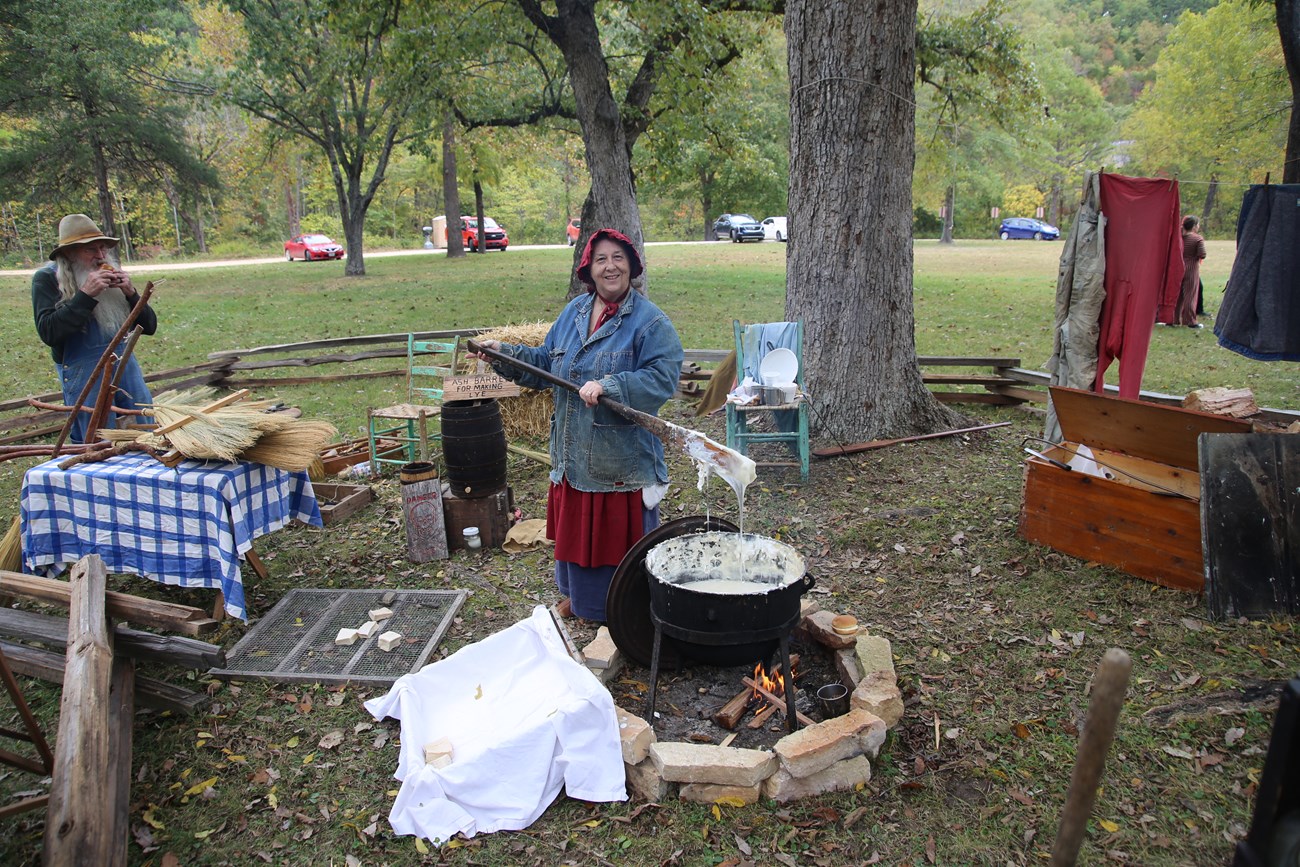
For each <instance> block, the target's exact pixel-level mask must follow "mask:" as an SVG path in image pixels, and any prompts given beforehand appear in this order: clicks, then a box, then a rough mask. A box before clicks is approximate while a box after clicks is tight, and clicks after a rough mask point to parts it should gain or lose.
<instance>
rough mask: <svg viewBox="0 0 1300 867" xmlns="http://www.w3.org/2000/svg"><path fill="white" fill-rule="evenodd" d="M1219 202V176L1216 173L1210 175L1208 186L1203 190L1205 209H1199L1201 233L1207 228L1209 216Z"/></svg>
mask: <svg viewBox="0 0 1300 867" xmlns="http://www.w3.org/2000/svg"><path fill="white" fill-rule="evenodd" d="M1218 200H1219V174H1218V172H1211V173H1210V185H1209V186H1208V187H1206V189H1205V207H1203V208H1201V226H1202V227H1203V228H1202V229H1201V233H1202V234H1204V233H1205V229H1207V228H1209V225H1208V224H1209V222H1210V216H1211V215H1213V214H1214V206H1215V204H1216V203H1217V202H1218Z"/></svg>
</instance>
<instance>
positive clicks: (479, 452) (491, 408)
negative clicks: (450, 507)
mask: <svg viewBox="0 0 1300 867" xmlns="http://www.w3.org/2000/svg"><path fill="white" fill-rule="evenodd" d="M442 459H443V461H444V462H445V463H446V465H447V483H448V484H449V485H450V486H451V490H452V492H453V493H455V495H456V496H458V497H486V496H488V495H489V494H493V493H495V492H497V491H499V490H501V489H502V488H503V487H505V484H506V434H505V429H504V428H503V427H502V426H501V407H500V406H499V405H498V404H497V401H496V398H481V399H478V400H450V401H446V402H445V403H443V405H442Z"/></svg>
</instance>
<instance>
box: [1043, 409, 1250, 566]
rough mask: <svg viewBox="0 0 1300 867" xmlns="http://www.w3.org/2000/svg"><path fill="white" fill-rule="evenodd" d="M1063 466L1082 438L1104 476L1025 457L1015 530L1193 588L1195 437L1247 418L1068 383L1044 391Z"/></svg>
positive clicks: (1053, 451) (1199, 560)
mask: <svg viewBox="0 0 1300 867" xmlns="http://www.w3.org/2000/svg"><path fill="white" fill-rule="evenodd" d="M1051 393H1052V404H1053V405H1054V406H1055V407H1056V415H1057V418H1059V419H1060V422H1061V431H1062V433H1063V434H1064V436H1065V440H1064V442H1062V443H1061V444H1060V445H1057V446H1053V447H1052V448H1050V449H1047V450H1045V451H1044V454H1045V455H1046V456H1047V457H1048V458H1051V459H1054V460H1057V461H1060V462H1062V463H1065V464H1068V463H1069V462H1070V460H1071V458H1074V457H1075V453H1076V452H1077V451H1078V448H1079V446H1080V445H1086V446H1088V448H1090V449H1091V450H1092V453H1093V455H1094V456H1095V458H1096V459H1097V464H1096V469H1098V470H1099V471H1100V472H1101V473H1102V474H1103V475H1093V474H1091V473H1088V472H1084V471H1080V470H1077V469H1076V470H1065V469H1061V468H1060V467H1058V466H1055V465H1053V464H1051V463H1049V462H1047V461H1043V460H1039V459H1038V458H1035V457H1031V458H1029V459H1028V460H1026V461H1025V479H1024V498H1023V502H1022V505H1021V509H1020V535H1021V536H1023V537H1024V538H1026V539H1028V540H1029V541H1031V542H1038V543H1039V544H1042V545H1047V546H1048V547H1051V548H1055V549H1056V550H1058V551H1060V552H1062V553H1065V554H1070V555H1072V556H1074V557H1080V558H1082V559H1084V560H1090V561H1095V562H1097V563H1102V564H1105V565H1107V566H1113V567H1114V568H1116V569H1119V570H1120V571H1121V572H1127V573H1128V574H1130V575H1134V576H1136V577H1138V578H1144V579H1146V580H1148V581H1153V582H1155V583H1156V584H1161V585H1164V586H1166V587H1176V588H1178V589H1181V590H1190V591H1193V592H1199V591H1201V590H1202V589H1203V587H1204V585H1205V566H1204V559H1203V556H1202V549H1201V510H1200V495H1201V481H1200V475H1199V473H1198V472H1197V470H1198V466H1199V464H1198V458H1197V437H1198V436H1200V434H1202V433H1248V432H1249V431H1250V429H1251V426H1250V424H1249V423H1248V422H1243V421H1239V420H1237V419H1233V418H1227V417H1224V416H1218V415H1210V414H1207V413H1201V412H1193V411H1191V410H1185V409H1179V408H1176V407H1167V406H1159V405H1157V404H1153V403H1146V402H1144V401H1139V400H1129V399H1126V398H1120V397H1111V396H1107V395H1101V394H1095V393H1093V392H1090V391H1080V390H1077V389H1071V388H1060V387H1057V386H1053V387H1052V388H1051Z"/></svg>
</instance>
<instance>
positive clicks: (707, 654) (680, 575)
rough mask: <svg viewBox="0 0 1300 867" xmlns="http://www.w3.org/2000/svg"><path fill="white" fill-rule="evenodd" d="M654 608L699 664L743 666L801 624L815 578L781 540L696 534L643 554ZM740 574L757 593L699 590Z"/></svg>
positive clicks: (763, 656) (765, 655)
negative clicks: (802, 607) (801, 613)
mask: <svg viewBox="0 0 1300 867" xmlns="http://www.w3.org/2000/svg"><path fill="white" fill-rule="evenodd" d="M645 565H646V571H647V572H648V573H650V576H651V580H650V610H651V613H652V615H653V616H654V617H655V618H657V619H658V620H659V621H660V622H661V623H662V624H664V625H665V626H666V627H667V628H668V629H667V630H666V631H669V634H671V635H672V636H673V637H674V638H676V639H678V643H679V645H681V649H682V652H683V653H684V654H686V655H688V656H690V657H691V658H692V659H695V660H697V661H699V662H705V663H711V664H714V665H740V664H742V663H749V662H756V661H759V660H764V659H767V658H768V657H770V656H771V654H772V652H773V651H774V650H775V649H776V647H777V644H778V643H779V641H780V638H781V636H782V635H783V634H788V633H789V632H790V631H791V630H792V629H793V628H794V626H795V625H796V624H797V623H798V622H799V610H800V599H801V597H802V596H803V595H804V594H805V593H807V592H808V591H809V590H810V589H812V587H813V585H814V584H816V581H815V580H814V579H813V577H812V576H811V575H807V574H805V572H804V568H805V567H804V561H803V558H802V557H801V556H799V553H798V552H797V551H795V550H794V549H793V548H791V547H790V546H789V545H786V544H784V543H783V542H778V541H776V540H775V539H769V538H766V537H764V536H757V535H753V534H740V533H696V534H691V535H689V536H679V537H677V538H675V539H669V540H667V541H666V542H662V543H660V544H659V545H657V546H655V547H654V548H652V549H651V550H650V552H649V553H648V554H647V555H646V560H645ZM716 579H721V580H740V579H743V580H744V581H745V583H748V584H752V585H753V586H754V589H753V591H752V592H742V593H720V592H711V591H708V590H700V589H696V587H694V586H693V585H699V584H701V582H706V581H710V580H716Z"/></svg>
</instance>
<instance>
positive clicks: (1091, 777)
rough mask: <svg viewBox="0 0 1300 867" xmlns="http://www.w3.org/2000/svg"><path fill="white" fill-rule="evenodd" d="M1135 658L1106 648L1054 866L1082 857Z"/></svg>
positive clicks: (1067, 865) (1055, 848) (1064, 866)
mask: <svg viewBox="0 0 1300 867" xmlns="http://www.w3.org/2000/svg"><path fill="white" fill-rule="evenodd" d="M1132 670H1133V661H1132V660H1131V659H1129V655H1128V654H1127V653H1125V652H1124V651H1122V650H1120V649H1119V648H1117V647H1112V648H1111V649H1110V650H1107V651H1106V655H1105V656H1103V657H1102V658H1101V663H1100V664H1099V665H1098V666H1097V673H1096V675H1094V676H1093V679H1092V700H1091V701H1090V702H1089V703H1088V720H1087V722H1086V723H1084V726H1083V736H1082V737H1080V738H1079V751H1078V753H1077V754H1076V755H1075V758H1074V774H1073V775H1072V776H1071V777H1070V790H1069V793H1068V794H1067V795H1066V799H1065V808H1064V809H1063V810H1061V825H1060V827H1059V828H1058V829H1057V831H1056V842H1055V843H1054V844H1053V845H1052V860H1051V861H1050V862H1049V863H1050V865H1051V867H1070V865H1073V864H1074V862H1075V859H1077V858H1078V857H1079V846H1080V844H1082V843H1083V833H1084V831H1085V830H1086V829H1087V827H1088V817H1089V816H1090V815H1092V807H1093V804H1094V803H1095V802H1096V800H1097V784H1098V783H1100V782H1101V773H1102V770H1103V769H1104V767H1105V764H1106V754H1107V753H1108V752H1110V744H1111V741H1113V740H1114V739H1115V726H1116V724H1117V723H1118V722H1119V712H1120V709H1121V708H1122V707H1123V706H1124V694H1125V692H1127V690H1128V678H1129V673H1130V672H1131V671H1132Z"/></svg>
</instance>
